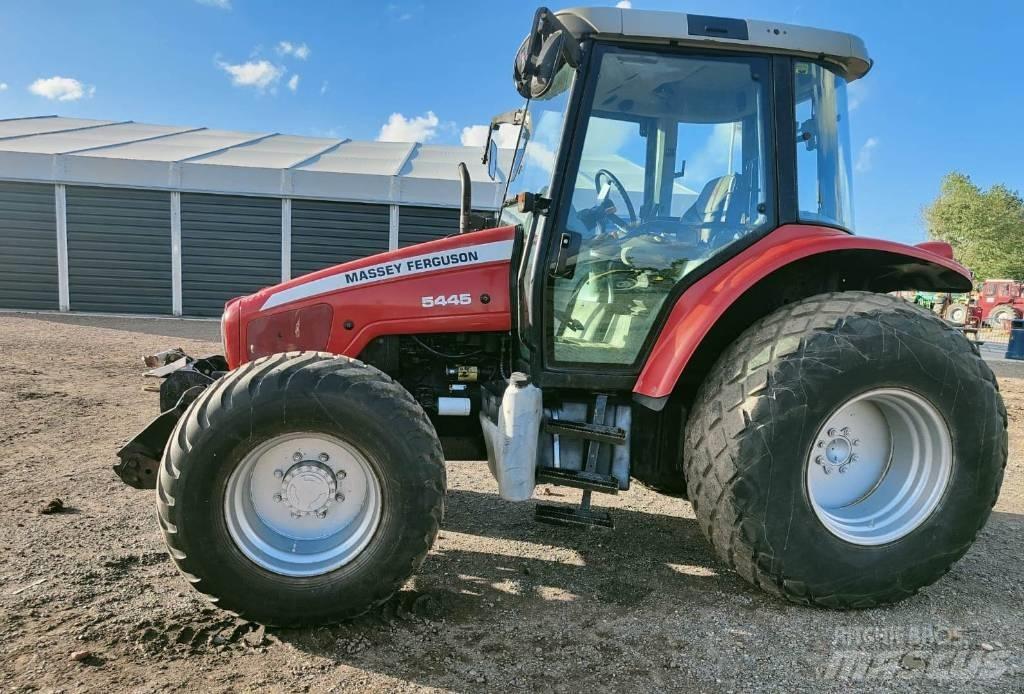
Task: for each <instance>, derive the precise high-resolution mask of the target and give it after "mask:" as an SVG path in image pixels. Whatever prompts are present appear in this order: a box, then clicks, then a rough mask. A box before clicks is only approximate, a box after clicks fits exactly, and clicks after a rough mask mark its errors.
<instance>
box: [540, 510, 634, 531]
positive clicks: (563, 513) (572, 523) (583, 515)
mask: <svg viewBox="0 0 1024 694" xmlns="http://www.w3.org/2000/svg"><path fill="white" fill-rule="evenodd" d="M534 513H535V516H534V518H535V520H537V521H538V522H539V523H547V524H549V525H564V526H567V527H571V528H614V527H615V524H614V523H613V522H612V517H611V516H610V515H609V514H608V512H607V511H595V510H594V509H592V508H590V505H589V504H588V505H587V507H586V508H583V507H582V506H581V507H579V508H573V507H572V506H551V505H549V504H537V506H536V510H535V511H534Z"/></svg>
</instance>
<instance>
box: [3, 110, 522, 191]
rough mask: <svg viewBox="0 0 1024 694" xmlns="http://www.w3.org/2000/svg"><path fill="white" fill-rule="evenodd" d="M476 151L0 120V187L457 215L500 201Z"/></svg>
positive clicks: (74, 121)
mask: <svg viewBox="0 0 1024 694" xmlns="http://www.w3.org/2000/svg"><path fill="white" fill-rule="evenodd" d="M481 153H482V152H481V149H479V148H476V147H458V146H440V145H424V144H420V143H410V142H360V141H355V140H349V139H338V138H325V137H302V136H298V135H283V134H280V133H274V132H238V131H232V130H217V129H213V128H203V127H185V126H173V125H151V124H146V123H136V122H134V121H107V120H92V119H87V118H63V117H60V116H38V117H32V118H12V119H5V120H0V180H17V181H38V182H47V183H65V184H72V185H98V186H118V187H131V188H158V189H166V190H178V191H186V192H203V193H225V194H235V195H267V196H284V197H297V198H302V197H309V198H318V199H333V200H345V201H354V202H376V203H394V204H406V205H409V204H411V205H428V206H446V207H457V206H458V204H459V180H458V173H457V169H456V165H457V164H458V163H459V162H460V161H464V162H465V163H466V165H467V167H468V168H469V173H470V178H471V179H472V181H473V204H474V207H476V208H478V209H490V208H492V207H495V206H496V205H497V204H498V203H499V202H500V197H501V194H502V192H503V190H502V188H503V183H502V182H500V181H499V182H494V181H491V179H490V178H489V177H488V175H487V169H486V167H485V166H483V165H482V164H481V163H480V155H481Z"/></svg>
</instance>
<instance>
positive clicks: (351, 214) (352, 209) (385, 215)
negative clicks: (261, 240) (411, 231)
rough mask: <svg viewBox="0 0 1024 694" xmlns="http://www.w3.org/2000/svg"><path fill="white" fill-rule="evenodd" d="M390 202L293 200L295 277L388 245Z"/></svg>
mask: <svg viewBox="0 0 1024 694" xmlns="http://www.w3.org/2000/svg"><path fill="white" fill-rule="evenodd" d="M390 217H391V213H390V209H389V207H388V206H387V205H363V204H359V203H345V202H328V201H324V200H292V277H299V276H300V275H305V274H308V273H310V272H315V271H316V270H320V269H323V268H325V267H330V266H331V265H337V264H338V263H344V262H346V261H349V260H356V259H357V258H365V257H366V256H368V255H373V254H374V253H380V252H382V251H386V250H387V249H388V228H389V226H390Z"/></svg>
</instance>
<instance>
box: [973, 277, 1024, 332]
mask: <svg viewBox="0 0 1024 694" xmlns="http://www.w3.org/2000/svg"><path fill="white" fill-rule="evenodd" d="M1022 288H1024V283H1022V282H1018V281H1016V280H985V282H984V284H982V285H981V291H980V292H979V293H978V306H980V307H981V320H982V321H984V322H987V323H988V324H989V325H991V326H992V327H995V328H999V327H1009V325H1008V324H1006V325H1004V323H1005V322H1007V321H1011V320H1013V319H1014V318H1020V317H1021V316H1022V315H1024V296H1022V293H1024V292H1022Z"/></svg>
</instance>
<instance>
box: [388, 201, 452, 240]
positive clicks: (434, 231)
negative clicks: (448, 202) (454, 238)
mask: <svg viewBox="0 0 1024 694" xmlns="http://www.w3.org/2000/svg"><path fill="white" fill-rule="evenodd" d="M457 233H459V211H458V210H457V209H452V208H446V207H406V206H404V205H403V206H402V207H400V208H399V210H398V246H399V247H400V248H405V247H406V246H411V245H413V244H415V243H423V242H424V241H433V240H434V239H439V238H442V237H444V236H450V235H451V234H457Z"/></svg>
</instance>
